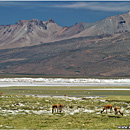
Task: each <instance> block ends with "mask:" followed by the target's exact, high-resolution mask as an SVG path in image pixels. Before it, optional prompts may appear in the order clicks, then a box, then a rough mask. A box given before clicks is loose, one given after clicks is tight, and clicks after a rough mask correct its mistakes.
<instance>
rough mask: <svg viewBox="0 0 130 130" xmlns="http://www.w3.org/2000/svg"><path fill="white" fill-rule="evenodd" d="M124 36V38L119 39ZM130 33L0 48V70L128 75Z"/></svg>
mask: <svg viewBox="0 0 130 130" xmlns="http://www.w3.org/2000/svg"><path fill="white" fill-rule="evenodd" d="M122 39H124V40H122ZM129 40H130V33H129V32H127V33H123V34H116V35H101V36H98V37H97V36H93V37H84V38H74V39H70V40H63V41H58V42H54V43H47V44H42V45H37V46H32V47H24V48H16V49H6V50H1V53H0V70H1V73H17V74H44V75H66V76H67V75H68V76H69V75H71V76H76V75H79V76H129V75H130V72H129V67H130V61H129V57H130V44H129Z"/></svg>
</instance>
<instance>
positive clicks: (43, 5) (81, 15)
mask: <svg viewBox="0 0 130 130" xmlns="http://www.w3.org/2000/svg"><path fill="white" fill-rule="evenodd" d="M128 11H130V1H125V2H123V1H105V2H104V1H100V2H99V1H0V25H8V24H15V23H17V22H18V21H19V20H31V19H39V20H42V21H47V20H48V19H53V20H54V21H55V22H56V23H57V24H58V25H59V26H63V27H64V26H72V25H75V24H76V23H80V22H85V23H92V22H96V21H100V20H103V19H105V18H106V17H110V16H114V15H117V14H123V13H127V12H128Z"/></svg>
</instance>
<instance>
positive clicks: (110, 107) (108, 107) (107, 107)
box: [101, 104, 113, 113]
mask: <svg viewBox="0 0 130 130" xmlns="http://www.w3.org/2000/svg"><path fill="white" fill-rule="evenodd" d="M112 107H113V106H112V105H111V104H108V105H105V106H104V108H103V110H102V111H101V113H102V112H103V111H104V110H106V113H107V109H110V112H112Z"/></svg>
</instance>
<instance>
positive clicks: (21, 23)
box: [16, 20, 27, 26]
mask: <svg viewBox="0 0 130 130" xmlns="http://www.w3.org/2000/svg"><path fill="white" fill-rule="evenodd" d="M26 23H27V20H20V21H18V22H17V23H16V24H17V25H19V26H23V25H24V24H26Z"/></svg>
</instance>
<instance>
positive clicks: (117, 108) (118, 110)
mask: <svg viewBox="0 0 130 130" xmlns="http://www.w3.org/2000/svg"><path fill="white" fill-rule="evenodd" d="M114 111H115V115H116V114H118V112H119V113H120V114H121V115H122V116H123V113H122V112H120V108H119V107H115V108H114Z"/></svg>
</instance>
